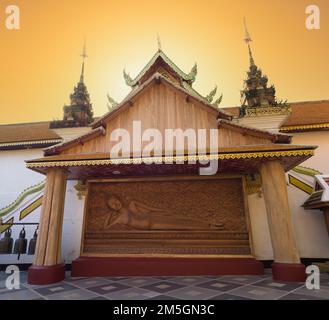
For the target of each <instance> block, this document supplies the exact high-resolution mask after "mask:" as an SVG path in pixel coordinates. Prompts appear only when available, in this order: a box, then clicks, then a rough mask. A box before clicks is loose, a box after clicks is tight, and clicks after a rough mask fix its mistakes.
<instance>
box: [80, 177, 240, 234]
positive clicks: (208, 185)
mask: <svg viewBox="0 0 329 320" xmlns="http://www.w3.org/2000/svg"><path fill="white" fill-rule="evenodd" d="M243 208H244V203H243V192H242V184H241V179H218V180H217V179H210V180H199V181H195V180H194V181H193V183H191V181H188V180H184V181H136V182H135V181H134V182H119V183H118V182H114V183H91V184H89V194H88V203H87V213H86V231H87V232H103V233H110V232H111V231H112V232H113V231H156V230H162V231H165V230H168V231H170V230H171V231H173V230H208V231H214V230H217V231H222V230H224V231H237V232H246V230H247V228H246V223H245V215H244V209H243Z"/></svg>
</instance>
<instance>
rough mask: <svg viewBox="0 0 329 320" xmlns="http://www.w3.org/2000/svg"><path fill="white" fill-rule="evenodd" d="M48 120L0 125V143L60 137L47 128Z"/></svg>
mask: <svg viewBox="0 0 329 320" xmlns="http://www.w3.org/2000/svg"><path fill="white" fill-rule="evenodd" d="M49 123H50V122H49V121H47V122H34V123H19V124H7V125H0V143H13V142H26V141H42V140H54V139H61V137H60V136H59V135H58V134H57V133H56V132H55V131H53V130H51V129H49Z"/></svg>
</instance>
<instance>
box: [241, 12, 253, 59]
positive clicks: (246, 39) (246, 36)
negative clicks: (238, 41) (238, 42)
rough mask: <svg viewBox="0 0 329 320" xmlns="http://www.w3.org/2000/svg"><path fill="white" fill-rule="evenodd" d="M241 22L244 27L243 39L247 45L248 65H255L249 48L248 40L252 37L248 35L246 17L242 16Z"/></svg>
mask: <svg viewBox="0 0 329 320" xmlns="http://www.w3.org/2000/svg"><path fill="white" fill-rule="evenodd" d="M243 23H244V28H245V38H244V41H245V42H246V44H247V46H248V51H249V60H250V65H255V61H254V58H253V56H252V52H251V48H250V42H251V41H252V39H251V37H250V34H249V31H248V28H247V22H246V18H243Z"/></svg>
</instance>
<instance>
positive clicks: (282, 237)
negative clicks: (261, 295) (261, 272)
mask: <svg viewBox="0 0 329 320" xmlns="http://www.w3.org/2000/svg"><path fill="white" fill-rule="evenodd" d="M260 173H261V177H262V188H263V194H264V200H265V206H266V211H267V219H268V225H269V229H270V236H271V242H272V247H273V254H274V263H273V265H272V273H273V278H274V279H276V280H282V281H304V280H305V267H304V265H303V264H301V263H300V258H299V253H298V250H297V247H296V242H295V238H294V232H293V226H292V217H291V212H290V208H289V202H288V193H287V185H286V178H285V172H284V168H283V166H282V164H281V162H280V161H279V160H273V161H267V162H265V163H263V164H262V166H261V168H260Z"/></svg>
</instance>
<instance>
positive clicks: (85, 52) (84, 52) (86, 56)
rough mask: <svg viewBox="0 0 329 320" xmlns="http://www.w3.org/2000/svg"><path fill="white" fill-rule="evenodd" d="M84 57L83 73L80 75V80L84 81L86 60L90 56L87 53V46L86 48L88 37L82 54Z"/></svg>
mask: <svg viewBox="0 0 329 320" xmlns="http://www.w3.org/2000/svg"><path fill="white" fill-rule="evenodd" d="M80 56H81V57H82V67H81V75H80V82H81V83H83V81H84V73H85V60H86V58H88V55H87V48H86V39H85V40H84V43H83V47H82V53H81V55H80Z"/></svg>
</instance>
